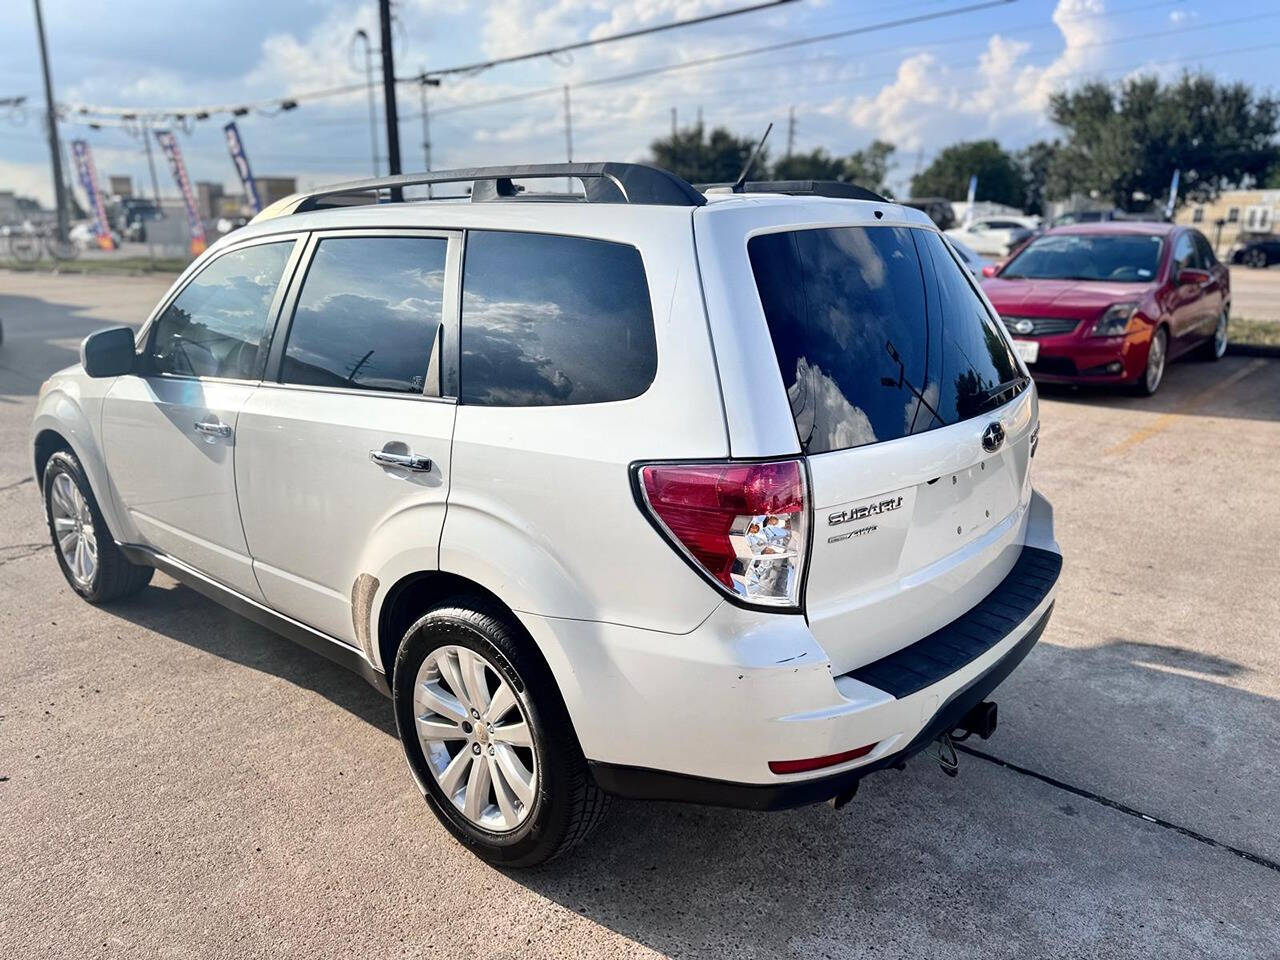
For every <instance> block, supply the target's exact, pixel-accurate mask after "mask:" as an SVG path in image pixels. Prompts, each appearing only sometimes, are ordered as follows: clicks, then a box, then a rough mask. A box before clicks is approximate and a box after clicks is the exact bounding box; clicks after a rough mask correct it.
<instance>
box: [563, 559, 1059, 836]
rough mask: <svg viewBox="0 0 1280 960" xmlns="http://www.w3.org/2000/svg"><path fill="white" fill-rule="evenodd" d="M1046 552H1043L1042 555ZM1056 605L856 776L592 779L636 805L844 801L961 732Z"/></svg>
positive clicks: (600, 770)
mask: <svg viewBox="0 0 1280 960" xmlns="http://www.w3.org/2000/svg"><path fill="white" fill-rule="evenodd" d="M1042 552H1043V551H1042ZM1052 613H1053V604H1050V605H1049V609H1047V610H1045V612H1044V614H1043V615H1042V616H1041V617H1040V619H1039V620H1037V621H1036V623H1035V626H1033V627H1032V628H1031V629H1030V630H1028V631H1027V634H1026V636H1024V637H1023V638H1022V639H1021V640H1019V641H1018V643H1017V644H1016V645H1015V646H1013V647H1012V648H1011V649H1010V650H1009V652H1008V653H1006V654H1005V655H1004V656H1003V657H1001V658H1000V659H999V660H997V661H996V662H995V663H994V664H992V665H991V667H990V668H989V669H988V670H987V671H986V672H985V673H983V674H980V675H979V676H977V677H975V678H974V679H973V681H971V682H970V683H969V684H968V685H967V686H965V687H962V688H961V689H960V690H957V691H956V692H955V693H954V694H953V695H952V696H951V697H950V698H949V699H948V700H947V701H946V702H945V703H943V704H942V706H941V707H939V708H938V712H937V713H935V714H934V715H933V719H932V720H930V721H929V723H928V724H927V725H926V726H925V728H924V729H923V730H921V731H920V732H919V733H918V734H917V735H916V737H915V739H913V740H912V741H911V742H910V743H909V744H907V745H906V746H905V747H904V748H903V749H901V750H898V751H895V752H894V753H891V754H889V755H887V756H884V757H881V758H880V759H878V760H875V761H873V762H871V763H868V764H866V765H864V766H861V767H855V768H853V769H852V770H845V771H843V772H841V773H837V774H833V775H832V776H829V777H819V778H817V779H814V780H800V781H793V782H789V783H767V784H758V783H733V782H731V781H728V780H712V779H708V778H706V777H695V776H691V775H689V774H683V773H670V772H668V771H665V770H650V769H647V768H645V767H628V766H621V765H618V764H611V763H599V762H597V761H595V760H590V761H588V765H589V766H590V768H591V773H592V775H593V776H594V777H595V780H596V783H597V784H598V785H599V786H600V789H602V790H605V791H607V792H609V793H613V794H617V795H618V796H622V797H630V798H632V799H636V800H675V801H678V802H682V803H699V804H706V805H709V806H718V807H738V808H740V809H744V810H787V809H790V808H792V807H803V806H807V805H808V804H811V803H822V802H823V801H824V800H830V799H831V798H832V797H835V796H839V795H840V794H842V793H845V792H847V791H849V790H852V789H854V788H855V786H856V785H857V783H858V781H859V780H861V779H862V778H863V777H865V776H867V775H868V774H871V773H875V772H876V771H878V770H884V769H886V768H888V767H896V766H899V765H901V764H903V763H905V762H906V761H907V760H908V759H910V758H911V757H913V756H915V755H916V754H917V753H919V752H920V751H921V750H923V749H924V748H925V747H927V746H928V745H929V744H930V743H932V742H933V741H934V740H936V739H937V738H938V737H940V736H941V735H942V734H944V733H950V732H951V731H952V730H954V729H955V727H956V724H958V723H959V722H960V718H961V717H963V716H964V715H965V714H966V713H968V712H969V709H970V708H971V707H973V706H974V704H977V703H980V702H982V701H983V700H985V699H986V698H987V695H988V694H990V693H991V691H992V690H994V689H995V688H996V687H998V686H999V685H1000V684H1001V683H1002V682H1003V681H1004V679H1005V678H1006V677H1008V676H1009V674H1011V673H1012V672H1013V670H1014V668H1015V667H1017V665H1018V664H1019V663H1021V662H1022V661H1023V659H1024V658H1025V657H1026V655H1027V654H1028V653H1030V652H1031V648H1032V647H1034V646H1035V645H1036V643H1037V641H1039V639H1040V636H1041V634H1043V633H1044V629H1045V627H1046V626H1048V623H1049V616H1050V614H1052Z"/></svg>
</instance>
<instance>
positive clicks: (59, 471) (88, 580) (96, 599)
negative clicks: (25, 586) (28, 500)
mask: <svg viewBox="0 0 1280 960" xmlns="http://www.w3.org/2000/svg"><path fill="white" fill-rule="evenodd" d="M43 483H44V507H45V517H46V519H47V520H48V521H49V536H50V537H52V538H53V550H54V553H55V554H56V555H57V558H58V566H59V567H60V568H61V569H62V575H63V576H64V577H66V578H67V583H68V584H70V585H71V589H72V590H74V591H75V592H76V593H78V594H80V596H82V597H84V598H85V599H86V600H88V601H89V602H90V603H107V602H108V601H111V600H118V599H119V598H121V597H127V596H129V595H130V594H134V593H137V592H138V591H139V590H141V589H142V588H143V587H145V586H146V585H147V584H148V583H150V582H151V575H152V574H153V573H155V570H154V569H153V568H152V567H147V566H139V565H137V564H134V563H130V562H129V561H128V560H127V559H126V558H125V555H124V554H123V553H122V552H121V551H120V548H119V547H117V546H116V542H115V539H114V538H113V537H112V536H111V531H110V530H108V529H107V521H106V519H105V518H104V517H103V516H102V511H101V510H100V509H99V508H98V501H97V500H95V499H94V497H93V490H92V489H90V487H89V481H88V480H87V479H86V478H85V475H84V469H83V468H82V467H81V466H80V461H79V460H77V459H76V457H75V454H73V453H71V452H70V451H68V450H59V451H58V452H57V453H55V454H54V455H53V456H51V457H50V458H49V462H48V463H47V464H46V465H45V468H44V480H43Z"/></svg>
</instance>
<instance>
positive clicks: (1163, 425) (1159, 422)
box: [1103, 357, 1267, 456]
mask: <svg viewBox="0 0 1280 960" xmlns="http://www.w3.org/2000/svg"><path fill="white" fill-rule="evenodd" d="M1266 365H1267V361H1266V360H1265V359H1263V358H1261V357H1259V358H1258V359H1256V360H1254V361H1253V362H1252V363H1250V364H1248V365H1247V366H1244V367H1241V368H1240V369H1239V370H1237V371H1236V372H1235V373H1233V374H1232V375H1231V376H1229V377H1227V378H1226V379H1225V380H1219V381H1218V382H1217V383H1215V384H1214V385H1213V386H1212V387H1208V388H1207V389H1205V390H1201V391H1200V392H1199V393H1197V394H1196V395H1195V396H1194V397H1189V398H1188V399H1187V400H1186V402H1185V403H1183V404H1181V405H1180V406H1179V407H1178V409H1177V410H1175V411H1173V412H1172V413H1162V414H1161V415H1160V416H1158V417H1156V419H1155V420H1154V421H1152V423H1151V425H1150V426H1148V427H1143V428H1142V429H1141V430H1135V431H1134V432H1133V433H1131V434H1129V436H1127V437H1125V438H1124V439H1123V440H1121V441H1120V442H1119V443H1117V444H1116V445H1115V446H1114V447H1108V448H1107V449H1106V450H1104V451H1103V456H1110V455H1112V454H1117V453H1124V452H1126V451H1127V450H1130V449H1132V448H1133V447H1136V446H1137V445H1138V444H1140V443H1142V442H1143V441H1144V440H1149V439H1151V438H1152V437H1154V436H1155V435H1156V434H1157V433H1160V432H1161V431H1163V430H1167V429H1168V428H1169V427H1171V426H1172V425H1173V424H1175V423H1177V422H1178V421H1179V420H1182V419H1183V418H1185V417H1186V416H1187V415H1188V414H1190V413H1192V412H1193V411H1195V410H1197V409H1199V408H1200V407H1202V406H1204V404H1205V401H1207V400H1209V399H1210V398H1212V397H1213V396H1214V395H1215V394H1218V393H1221V392H1222V391H1223V390H1225V389H1226V388H1227V387H1230V386H1232V385H1234V384H1237V383H1239V382H1240V381H1241V380H1243V379H1244V378H1245V377H1247V376H1249V375H1250V374H1251V373H1254V372H1255V371H1257V370H1260V369H1262V368H1263V367H1265V366H1266Z"/></svg>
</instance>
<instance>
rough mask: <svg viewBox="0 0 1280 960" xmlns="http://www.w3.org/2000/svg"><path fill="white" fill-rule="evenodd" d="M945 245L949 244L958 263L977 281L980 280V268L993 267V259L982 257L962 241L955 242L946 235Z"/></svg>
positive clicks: (951, 237) (953, 238) (955, 240)
mask: <svg viewBox="0 0 1280 960" xmlns="http://www.w3.org/2000/svg"><path fill="white" fill-rule="evenodd" d="M947 243H949V244H951V249H952V250H954V251H955V252H956V256H957V257H959V258H960V262H961V263H963V264H964V265H965V267H966V268H967V269H968V271H969V272H970V273H971V274H973V275H974V276H975V277H977V278H978V279H979V280H981V279H982V268H983V267H989V266H993V265H994V264H995V263H996V261H995V260H994V259H993V258H991V257H984V256H982V255H981V254H979V253H978V251H977V250H975V249H973V247H971V246H969V245H968V244H967V243H965V242H964V241H963V240H957V239H956V238H955V237H953V236H951V235H949V234H948V235H947Z"/></svg>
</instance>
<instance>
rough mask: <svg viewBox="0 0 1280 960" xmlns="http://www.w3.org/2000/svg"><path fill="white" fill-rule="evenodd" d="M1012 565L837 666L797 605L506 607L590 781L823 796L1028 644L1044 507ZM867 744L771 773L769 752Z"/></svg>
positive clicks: (981, 687) (721, 795) (701, 795)
mask: <svg viewBox="0 0 1280 960" xmlns="http://www.w3.org/2000/svg"><path fill="white" fill-rule="evenodd" d="M1024 544H1025V545H1024V547H1023V549H1022V555H1021V556H1020V558H1019V560H1018V562H1017V564H1015V566H1014V569H1013V570H1012V571H1011V572H1010V574H1009V575H1008V576H1007V577H1006V578H1005V580H1004V581H1002V582H1001V583H999V584H998V585H997V586H996V587H995V588H994V589H993V590H992V591H991V593H990V594H989V595H988V596H987V597H986V598H985V599H984V600H983V601H982V602H981V603H979V604H978V605H976V606H975V607H973V608H972V609H970V610H969V611H968V612H966V613H965V614H963V615H962V616H960V617H958V618H957V619H956V620H955V621H953V622H952V623H949V624H947V625H946V626H944V627H942V628H941V629H939V630H937V631H935V632H934V633H933V634H930V635H929V636H928V637H925V638H923V639H921V640H919V641H917V642H916V643H913V644H909V645H907V646H906V647H905V648H903V649H900V650H898V651H897V652H896V653H893V654H890V655H888V656H886V657H884V658H882V659H881V660H879V661H876V662H874V663H870V664H867V665H865V666H862V667H859V668H858V669H855V670H852V671H850V672H848V673H843V674H841V675H838V676H836V675H833V671H832V668H831V661H830V659H829V658H828V656H827V654H826V652H825V650H824V649H823V648H822V646H821V645H820V644H819V643H818V641H817V639H816V638H815V637H814V635H813V633H812V632H811V631H810V630H809V627H808V624H807V623H806V622H805V619H804V617H802V616H798V615H782V614H771V613H763V612H756V611H751V610H744V609H740V608H737V607H734V606H732V605H730V604H722V605H721V606H720V607H718V608H717V609H716V610H715V611H714V612H713V613H712V615H711V616H710V617H708V619H707V620H706V621H705V622H704V623H702V624H701V625H699V626H698V627H697V628H696V629H694V630H693V631H691V632H690V633H687V634H681V635H676V634H664V633H659V632H656V631H648V630H638V629H635V628H631V627H624V626H619V625H617V624H607V623H599V622H587V621H578V620H560V619H553V618H543V617H536V616H532V615H528V614H521V619H522V621H523V622H524V623H525V625H526V626H527V627H528V628H529V631H530V633H532V634H533V636H534V639H535V640H536V641H537V642H538V644H539V646H540V648H541V649H542V650H543V652H544V654H545V655H546V658H547V661H548V664H549V665H550V666H551V669H552V671H553V673H554V674H555V677H556V680H557V683H558V685H559V687H560V692H561V693H562V695H563V696H564V700H565V705H566V706H567V707H568V709H569V715H570V717H571V719H572V721H573V724H574V729H575V731H576V732H577V735H578V740H579V742H580V744H581V746H582V750H583V753H584V754H585V756H586V757H587V759H588V761H589V762H590V764H591V767H592V769H593V771H594V772H595V775H596V778H597V780H598V782H599V783H600V785H601V786H602V787H603V788H604V789H606V790H609V791H611V792H614V793H618V794H623V795H627V796H633V797H644V798H651V799H672V800H690V801H696V802H703V803H715V804H724V805H730V806H745V807H750V808H756V809H773V808H778V807H788V806H796V805H799V804H805V803H810V802H816V801H820V800H824V799H827V798H829V797H832V796H835V795H837V794H839V793H841V792H842V791H844V790H846V789H847V788H848V785H849V784H851V783H853V782H854V781H856V780H857V779H858V778H860V777H862V776H865V775H866V774H868V773H870V772H872V771H874V770H879V769H882V768H884V767H887V766H894V765H896V764H899V763H901V762H902V761H903V760H905V759H906V758H907V757H909V756H911V755H912V754H913V753H916V752H918V751H919V750H920V749H923V747H924V746H927V745H928V744H929V743H930V742H931V741H932V740H934V739H935V738H936V737H937V736H938V735H939V734H940V733H942V732H947V731H949V730H950V729H952V728H953V727H954V726H956V723H957V721H958V718H959V717H960V716H962V715H963V714H964V713H965V712H967V710H968V709H969V707H970V706H971V705H972V704H973V703H976V702H977V701H979V700H981V699H983V698H984V697H986V696H987V695H988V694H989V693H990V691H991V690H992V689H993V688H994V687H995V686H996V685H997V684H998V683H999V682H1000V681H1002V680H1003V679H1004V678H1005V676H1007V675H1008V673H1009V672H1010V671H1011V670H1013V668H1014V667H1015V666H1016V665H1017V664H1018V663H1019V662H1020V661H1021V660H1022V658H1023V657H1025V656H1026V654H1027V652H1028V651H1029V650H1030V649H1031V647H1032V646H1034V645H1035V643H1036V641H1037V640H1038V639H1039V637H1040V635H1041V633H1043V631H1044V628H1045V624H1046V623H1047V621H1048V617H1049V612H1050V610H1051V608H1052V606H1053V600H1054V596H1055V592H1056V586H1057V576H1058V570H1059V569H1060V566H1061V557H1060V551H1059V549H1058V545H1057V543H1056V541H1055V540H1054V535H1053V510H1052V507H1051V506H1050V505H1049V503H1048V502H1047V501H1046V500H1044V498H1043V497H1040V496H1039V495H1038V494H1033V496H1032V499H1031V504H1030V506H1029V508H1028V513H1027V517H1026V526H1025V536H1024ZM872 744H873V745H874V746H873V747H872V749H871V750H870V751H869V752H868V753H866V754H865V755H862V756H860V757H857V758H856V759H851V760H849V761H846V762H845V763H843V764H840V765H834V766H830V767H826V768H823V769H820V770H815V771H807V772H803V773H789V774H776V773H774V772H773V770H772V769H771V768H770V766H769V764H770V762H771V761H791V760H802V759H804V758H809V757H826V756H831V755H835V754H840V753H845V752H847V751H851V750H854V749H856V748H860V747H863V746H867V745H872Z"/></svg>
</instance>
